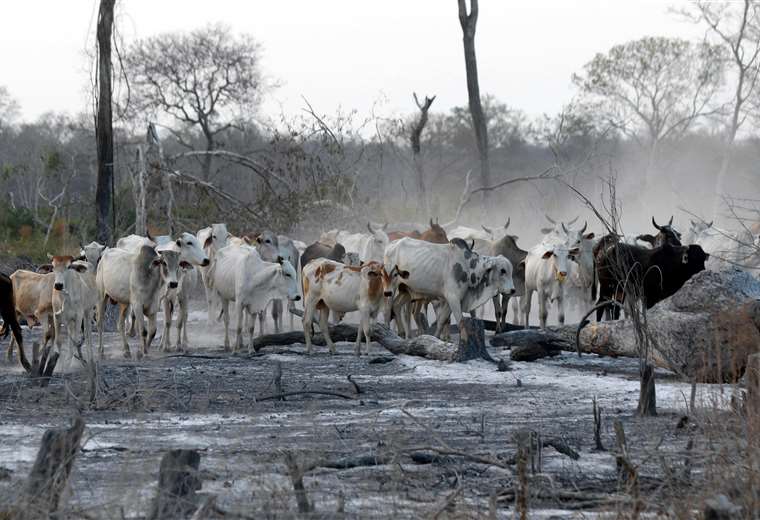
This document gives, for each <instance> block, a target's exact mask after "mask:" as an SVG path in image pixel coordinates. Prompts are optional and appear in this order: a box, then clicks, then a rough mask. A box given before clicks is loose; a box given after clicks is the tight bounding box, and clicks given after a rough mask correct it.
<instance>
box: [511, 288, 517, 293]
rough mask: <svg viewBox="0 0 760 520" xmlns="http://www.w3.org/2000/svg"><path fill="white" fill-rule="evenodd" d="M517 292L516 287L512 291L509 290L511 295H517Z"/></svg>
mask: <svg viewBox="0 0 760 520" xmlns="http://www.w3.org/2000/svg"><path fill="white" fill-rule="evenodd" d="M516 292H517V291H516V290H515V288H514V287H513V288H511V289H510V290H509V294H515V293H516Z"/></svg>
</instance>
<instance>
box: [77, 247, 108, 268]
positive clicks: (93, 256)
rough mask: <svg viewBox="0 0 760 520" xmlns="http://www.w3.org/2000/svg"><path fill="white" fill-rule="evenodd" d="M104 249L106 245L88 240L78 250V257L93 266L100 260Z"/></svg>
mask: <svg viewBox="0 0 760 520" xmlns="http://www.w3.org/2000/svg"><path fill="white" fill-rule="evenodd" d="M105 250H106V246H104V245H101V244H98V243H97V242H90V243H89V244H87V245H86V246H82V247H81V249H80V251H79V257H80V258H79V259H80V260H87V261H88V262H90V263H91V264H92V265H93V266H95V267H97V266H98V262H100V257H101V256H102V255H103V251H105Z"/></svg>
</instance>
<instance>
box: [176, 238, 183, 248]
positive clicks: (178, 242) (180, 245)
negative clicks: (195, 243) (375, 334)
mask: <svg viewBox="0 0 760 520" xmlns="http://www.w3.org/2000/svg"><path fill="white" fill-rule="evenodd" d="M177 245H178V246H179V247H182V239H181V238H178V239H177Z"/></svg>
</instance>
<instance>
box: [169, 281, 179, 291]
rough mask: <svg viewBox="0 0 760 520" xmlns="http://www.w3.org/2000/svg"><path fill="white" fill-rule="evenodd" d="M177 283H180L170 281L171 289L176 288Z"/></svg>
mask: <svg viewBox="0 0 760 520" xmlns="http://www.w3.org/2000/svg"><path fill="white" fill-rule="evenodd" d="M177 285H179V284H178V283H177V282H169V288H170V289H176V288H177Z"/></svg>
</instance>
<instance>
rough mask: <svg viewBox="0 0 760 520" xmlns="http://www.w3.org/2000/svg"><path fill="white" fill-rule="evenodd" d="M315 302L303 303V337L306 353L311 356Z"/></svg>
mask: <svg viewBox="0 0 760 520" xmlns="http://www.w3.org/2000/svg"><path fill="white" fill-rule="evenodd" d="M314 308H315V305H314V302H312V301H306V300H304V302H303V320H301V321H302V323H303V337H304V339H305V341H306V353H307V354H311V334H312V331H313V330H314V327H313V323H314V321H313V320H314Z"/></svg>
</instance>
